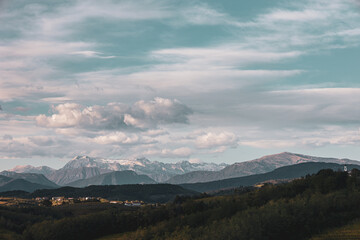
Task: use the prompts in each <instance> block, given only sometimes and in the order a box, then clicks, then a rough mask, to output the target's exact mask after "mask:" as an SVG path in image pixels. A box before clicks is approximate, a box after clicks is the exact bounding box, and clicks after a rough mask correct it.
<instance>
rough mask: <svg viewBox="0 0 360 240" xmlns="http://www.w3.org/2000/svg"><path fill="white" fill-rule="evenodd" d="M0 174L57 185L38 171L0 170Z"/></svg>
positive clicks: (48, 185)
mask: <svg viewBox="0 0 360 240" xmlns="http://www.w3.org/2000/svg"><path fill="white" fill-rule="evenodd" d="M0 175H2V176H6V177H9V178H13V179H24V180H26V181H28V182H31V183H36V184H40V185H44V186H47V187H51V188H56V187H59V186H58V185H57V184H55V183H54V182H52V181H50V180H49V179H47V178H46V177H45V176H44V175H43V174H38V173H16V172H10V171H2V172H0Z"/></svg>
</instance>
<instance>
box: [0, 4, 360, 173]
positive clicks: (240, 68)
mask: <svg viewBox="0 0 360 240" xmlns="http://www.w3.org/2000/svg"><path fill="white" fill-rule="evenodd" d="M359 43H360V1H357V0H332V1H325V0H313V1H306V0H302V1H296V2H294V1H281V0H276V1H265V0H256V1H232V0H227V1H167V0H157V1H150V0H140V1H120V0H119V1H115V0H107V1H87V0H85V1H84V0H81V1H80V0H78V1H76V0H75V1H42V0H38V1H35V0H34V1H28V0H27V1H25V0H23V1H22V0H11V1H8V0H3V1H0V105H1V110H0V169H7V168H11V167H13V166H15V165H18V164H32V165H50V166H53V167H61V166H62V165H64V163H65V162H66V161H68V160H70V159H71V158H73V157H74V156H76V155H89V156H93V157H103V158H111V159H133V158H137V157H147V158H149V159H151V160H160V161H164V162H176V161H181V160H201V161H211V162H226V163H233V162H239V161H245V160H250V159H253V158H257V157H260V156H262V155H265V154H272V153H278V152H283V151H291V152H297V153H304V154H309V155H317V156H331V157H344V158H345V157H347V158H352V159H357V160H360V148H359V145H360V79H359V76H360V68H359V67H358V66H359V56H360V46H359Z"/></svg>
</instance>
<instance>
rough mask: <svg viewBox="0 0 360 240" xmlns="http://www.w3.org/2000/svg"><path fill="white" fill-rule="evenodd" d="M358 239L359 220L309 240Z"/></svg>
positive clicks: (359, 232) (359, 230)
mask: <svg viewBox="0 0 360 240" xmlns="http://www.w3.org/2000/svg"><path fill="white" fill-rule="evenodd" d="M355 239H360V220H357V221H355V222H353V223H351V224H348V225H346V226H344V227H341V228H337V229H334V230H331V231H328V232H326V233H323V234H320V235H317V236H315V237H313V238H311V239H310V240H355Z"/></svg>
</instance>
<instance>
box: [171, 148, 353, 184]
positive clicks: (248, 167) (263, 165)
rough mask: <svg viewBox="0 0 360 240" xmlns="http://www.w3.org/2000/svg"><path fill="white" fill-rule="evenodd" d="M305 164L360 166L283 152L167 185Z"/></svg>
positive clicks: (193, 174) (194, 174) (178, 178)
mask: <svg viewBox="0 0 360 240" xmlns="http://www.w3.org/2000/svg"><path fill="white" fill-rule="evenodd" d="M305 162H327V163H337V164H355V165H360V162H359V161H355V160H349V159H338V158H322V157H313V156H307V155H302V154H295V153H289V152H283V153H279V154H273V155H268V156H264V157H261V158H259V159H255V160H252V161H246V162H240V163H235V164H232V165H229V166H227V167H225V168H224V169H222V170H220V171H214V172H209V171H197V172H191V173H186V174H183V175H178V176H174V177H173V178H171V179H169V180H168V181H167V183H171V184H181V183H196V182H210V181H215V180H222V179H227V178H234V177H242V176H249V175H253V174H260V173H266V172H270V171H272V170H274V169H276V168H279V167H283V166H289V165H293V164H298V163H305Z"/></svg>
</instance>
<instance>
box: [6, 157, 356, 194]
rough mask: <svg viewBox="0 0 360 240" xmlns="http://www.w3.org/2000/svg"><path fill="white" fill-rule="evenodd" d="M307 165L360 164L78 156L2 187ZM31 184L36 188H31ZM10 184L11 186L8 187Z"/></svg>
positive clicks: (182, 177)
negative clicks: (109, 158)
mask: <svg viewBox="0 0 360 240" xmlns="http://www.w3.org/2000/svg"><path fill="white" fill-rule="evenodd" d="M307 162H322V163H336V164H348V165H349V164H354V165H360V162H359V161H354V160H349V159H337V158H321V157H313V156H307V155H301V154H294V153H289V152H283V153H279V154H274V155H268V156H264V157H261V158H259V159H255V160H251V161H246V162H239V163H234V164H232V165H226V164H215V163H205V162H189V161H182V162H177V163H162V162H158V161H150V160H148V159H146V158H140V159H134V160H108V159H101V158H91V157H88V156H77V157H75V158H73V159H72V160H71V161H69V162H68V163H67V164H66V165H65V166H64V167H62V168H60V169H58V170H55V169H52V168H49V167H47V166H41V167H32V166H29V165H27V166H17V167H15V168H13V169H11V170H8V171H3V172H0V175H2V178H0V191H2V187H4V188H3V189H7V190H25V191H26V190H27V189H26V187H25V186H27V187H28V190H29V191H30V190H34V189H39V187H42V186H45V187H44V188H57V187H60V186H73V187H86V186H90V185H122V184H151V183H156V182H157V183H161V182H165V183H169V184H187V183H205V182H206V183H208V182H214V181H220V180H224V179H233V178H238V177H245V176H250V175H256V174H263V173H269V172H271V171H273V170H275V169H277V168H279V167H284V166H290V165H294V164H299V163H307ZM323 167H325V165H323ZM314 169H317V168H314ZM3 177H7V178H8V179H5V178H3ZM295 177H296V176H295ZM14 179H22V180H24V181H27V183H26V182H24V181H19V180H18V181H13V180H14ZM25 183H26V184H25ZM29 183H31V184H33V186H30V185H31V184H29ZM6 184H10V185H9V186H5V185H6ZM36 184H37V185H36ZM211 184H212V183H211Z"/></svg>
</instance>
